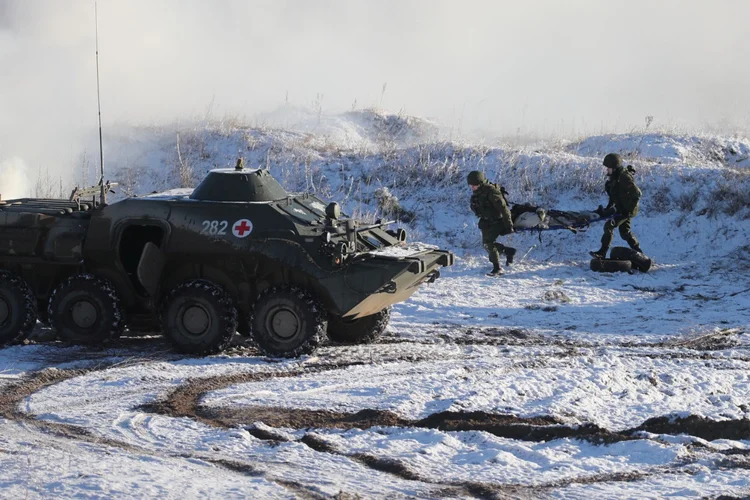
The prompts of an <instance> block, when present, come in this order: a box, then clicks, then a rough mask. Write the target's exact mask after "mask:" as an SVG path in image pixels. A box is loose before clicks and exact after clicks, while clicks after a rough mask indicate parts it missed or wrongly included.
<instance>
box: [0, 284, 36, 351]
mask: <svg viewBox="0 0 750 500" xmlns="http://www.w3.org/2000/svg"><path fill="white" fill-rule="evenodd" d="M36 319H37V301H36V297H34V294H33V293H32V292H31V288H30V287H29V285H28V283H26V281H25V280H24V279H23V278H21V277H20V276H16V275H15V274H13V273H11V272H9V271H0V345H7V344H15V343H17V342H21V341H22V340H24V339H26V338H27V337H28V336H29V335H31V332H32V331H33V330H34V326H35V325H36Z"/></svg>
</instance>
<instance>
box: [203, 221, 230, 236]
mask: <svg viewBox="0 0 750 500" xmlns="http://www.w3.org/2000/svg"><path fill="white" fill-rule="evenodd" d="M201 224H202V225H203V227H202V228H201V234H210V235H211V236H215V235H225V234H227V228H228V227H229V222H227V221H225V220H204V221H203V222H202V223H201Z"/></svg>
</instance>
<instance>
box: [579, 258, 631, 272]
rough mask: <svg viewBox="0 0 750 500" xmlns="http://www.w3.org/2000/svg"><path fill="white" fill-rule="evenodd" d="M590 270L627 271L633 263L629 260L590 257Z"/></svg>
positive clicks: (629, 270)
mask: <svg viewBox="0 0 750 500" xmlns="http://www.w3.org/2000/svg"><path fill="white" fill-rule="evenodd" d="M590 267H591V270H592V271H596V272H597V273H629V272H631V270H632V269H633V265H632V264H631V262H630V261H629V260H613V259H591V264H590Z"/></svg>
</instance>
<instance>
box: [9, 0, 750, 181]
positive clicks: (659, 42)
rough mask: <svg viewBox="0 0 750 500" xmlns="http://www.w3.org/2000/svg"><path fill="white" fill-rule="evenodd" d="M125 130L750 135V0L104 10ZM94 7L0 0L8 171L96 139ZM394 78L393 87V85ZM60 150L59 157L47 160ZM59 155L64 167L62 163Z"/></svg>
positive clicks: (64, 156) (237, 0) (105, 87)
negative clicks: (396, 124)
mask: <svg viewBox="0 0 750 500" xmlns="http://www.w3.org/2000/svg"><path fill="white" fill-rule="evenodd" d="M98 10H99V47H100V72H101V75H100V76H101V94H102V95H101V100H102V113H103V120H104V123H105V126H106V124H107V123H112V122H114V121H129V122H131V123H139V124H141V123H151V122H162V121H167V122H171V121H173V120H175V119H177V118H185V117H188V116H193V117H194V116H202V115H204V114H205V113H206V110H207V109H209V108H210V109H211V112H212V115H213V116H214V117H215V118H221V117H223V116H225V115H230V116H239V117H247V118H248V119H252V118H253V116H254V115H255V114H256V113H257V112H261V111H267V110H271V109H273V108H275V107H277V106H279V105H282V104H283V103H284V101H285V99H286V96H287V93H288V99H289V102H290V103H292V104H294V105H301V106H309V107H313V103H314V102H315V101H316V100H317V99H318V95H322V99H321V100H320V103H321V104H322V108H323V110H324V111H327V112H328V111H330V112H334V111H341V110H347V109H351V107H352V104H353V103H354V101H355V100H356V103H357V107H358V108H362V107H369V106H375V105H382V107H385V108H387V109H389V110H392V111H399V110H402V109H403V110H404V111H406V112H407V113H409V114H412V115H419V116H426V117H434V118H437V119H439V120H441V121H442V122H443V123H445V124H446V125H447V126H452V127H460V129H461V130H462V131H470V130H476V129H481V130H484V131H486V132H490V133H516V131H517V130H518V129H519V128H520V131H521V132H522V133H528V134H545V135H546V134H561V135H571V134H575V135H579V134H596V133H600V132H610V131H626V130H630V129H631V128H633V127H640V126H642V125H643V124H644V118H645V116H646V115H653V116H654V117H655V121H654V125H662V126H675V125H681V126H689V127H695V128H705V127H707V126H709V125H717V124H724V125H727V124H728V125H732V126H739V127H743V128H745V129H748V128H750V125H748V124H750V92H748V91H747V89H748V88H750V63H748V61H750V37H748V36H747V19H748V18H750V2H746V1H743V0H716V1H712V2H706V1H702V0H698V1H695V0H680V1H678V0H660V1H657V2H653V1H645V0H625V1H620V0H615V1H603V0H602V1H598V0H569V1H564V2H563V1H542V0H527V1H523V2H519V1H517V0H513V1H490V0H488V1H477V0H474V1H472V0H462V1H460V2H459V1H442V0H439V1H436V0H377V1H375V0H372V1H364V0H361V1H357V0H352V1H346V0H319V1H314V2H313V1H304V0H288V1H279V0H269V1H245V0H214V1H211V2H205V1H198V0H150V1H149V0H130V1H127V2H124V1H120V2H115V1H114V0H99V2H98ZM95 61H96V60H95V51H94V2H93V0H55V1H53V0H0V69H1V70H2V72H1V73H0V161H2V160H3V159H7V158H11V157H18V158H20V159H21V160H23V161H24V162H25V163H26V165H28V167H29V168H30V169H31V170H36V169H37V168H38V166H39V165H45V166H46V165H49V166H50V168H53V166H54V164H55V163H57V164H60V163H63V164H66V165H69V164H70V163H71V162H74V161H75V158H76V157H77V156H78V154H80V152H81V150H82V149H83V147H84V146H83V145H82V142H81V137H82V136H85V137H86V140H87V141H88V144H89V147H90V144H91V143H93V144H94V145H96V140H97V136H96V131H95V127H96V73H95ZM384 83H385V84H387V88H386V91H385V93H382V88H383V84H384ZM51 155H52V156H51ZM53 158H54V160H53Z"/></svg>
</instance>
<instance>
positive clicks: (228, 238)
mask: <svg viewBox="0 0 750 500" xmlns="http://www.w3.org/2000/svg"><path fill="white" fill-rule="evenodd" d="M104 192H105V191H104V190H102V196H100V199H99V201H97V200H96V196H94V197H93V198H92V200H90V201H84V200H83V199H82V196H81V194H82V193H81V192H78V193H76V192H74V193H73V195H72V196H71V199H70V200H48V199H31V198H24V199H16V200H7V201H4V202H2V201H0V344H9V343H15V342H19V341H21V340H23V339H24V338H26V337H27V336H28V335H29V334H30V333H31V331H32V329H33V328H34V325H35V324H36V321H37V319H39V320H41V321H44V322H48V323H49V324H50V325H51V326H52V328H53V329H54V330H55V331H56V332H57V334H58V336H59V337H60V338H61V339H62V340H65V341H69V342H72V343H85V344H91V343H101V342H105V341H107V340H109V339H112V338H115V337H117V336H119V335H120V334H121V333H122V332H123V330H124V329H125V328H128V329H130V330H145V331H159V330H161V331H162V332H163V333H164V335H166V336H167V337H168V338H169V339H170V340H171V341H172V343H173V344H174V345H175V347H176V348H177V349H178V350H180V351H182V352H187V353H196V354H203V353H213V352H218V351H221V350H223V349H225V348H226V347H227V346H228V345H229V343H230V340H231V338H232V336H233V335H234V334H235V332H236V331H238V332H240V333H242V334H244V335H248V336H251V337H252V339H253V341H254V342H255V343H256V344H257V346H258V347H259V348H260V349H261V351H262V352H264V353H265V354H268V355H272V356H284V357H288V356H298V355H300V354H304V353H310V352H312V351H313V350H314V349H315V347H316V346H317V345H318V344H319V343H320V342H321V341H323V340H324V339H325V338H326V336H328V337H329V338H330V339H331V340H333V341H336V342H349V343H362V342H368V341H370V340H372V339H374V338H375V337H376V336H377V335H379V334H380V333H381V332H382V331H383V330H384V328H385V326H386V324H387V323H388V320H389V316H390V306H391V305H392V304H395V303H398V302H401V301H404V300H406V299H407V298H408V297H409V296H410V295H411V294H413V293H414V292H415V291H416V290H417V288H418V287H419V286H420V285H422V284H423V283H427V282H432V281H434V280H435V279H436V278H437V277H438V276H439V269H440V267H442V266H450V265H452V264H453V259H454V257H453V254H451V253H450V252H447V251H443V250H439V249H437V248H435V247H430V246H426V245H420V244H407V243H406V242H405V239H406V234H405V232H404V231H403V230H401V229H399V230H397V231H394V230H387V229H386V226H387V225H388V224H389V223H388V222H386V223H381V222H379V223H376V224H369V225H368V224H364V223H362V222H360V221H357V220H353V219H352V218H348V217H345V216H342V214H341V210H340V208H339V206H338V205H337V204H336V203H330V204H326V203H324V202H323V201H322V200H320V199H319V198H317V197H315V196H313V195H311V194H301V195H291V194H289V193H287V192H286V191H285V190H284V189H283V188H282V186H281V185H280V184H279V183H278V182H277V181H276V180H275V179H274V178H273V177H272V176H271V175H270V173H269V172H268V171H267V170H261V169H258V170H253V169H245V168H244V167H243V165H242V162H241V161H238V163H237V166H236V167H235V168H229V169H217V170H213V171H211V172H210V173H209V174H208V175H207V176H206V178H205V179H204V180H203V182H201V184H200V185H198V187H197V188H195V189H194V190H192V191H189V190H188V191H185V190H173V191H167V192H164V193H158V194H153V195H148V196H144V197H133V198H127V199H124V200H122V201H118V202H115V203H112V204H106V196H104ZM83 194H86V193H83Z"/></svg>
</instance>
